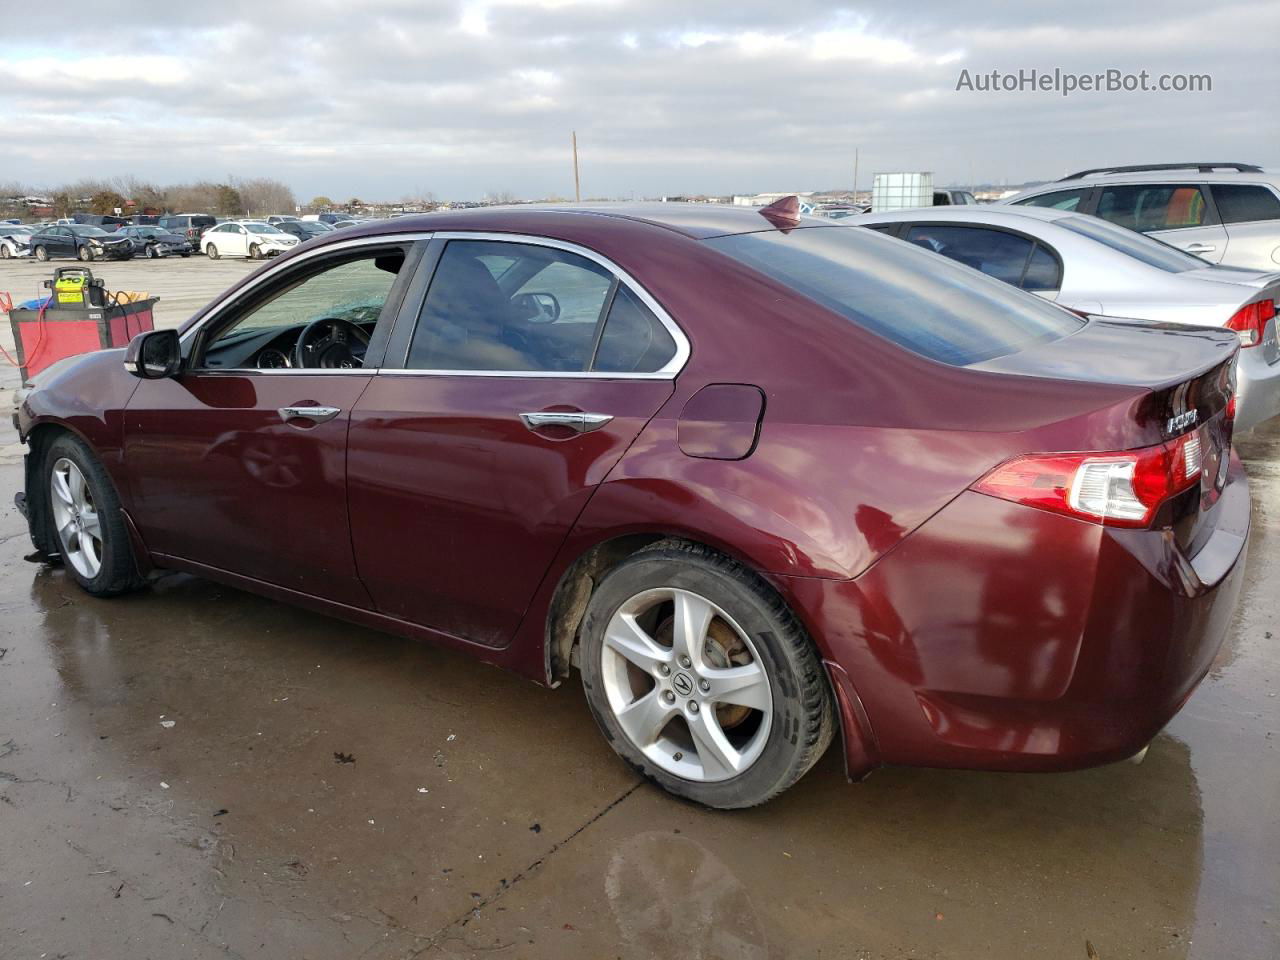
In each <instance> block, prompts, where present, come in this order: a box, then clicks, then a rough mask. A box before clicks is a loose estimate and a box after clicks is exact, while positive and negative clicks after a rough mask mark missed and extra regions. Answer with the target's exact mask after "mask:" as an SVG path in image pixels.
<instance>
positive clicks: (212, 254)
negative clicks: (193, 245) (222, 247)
mask: <svg viewBox="0 0 1280 960" xmlns="http://www.w3.org/2000/svg"><path fill="white" fill-rule="evenodd" d="M204 255H205V256H206V257H208V258H209V259H210V260H217V259H218V248H217V247H215V246H214V245H213V244H212V243H211V244H209V245H208V246H207V247H205V248H204Z"/></svg>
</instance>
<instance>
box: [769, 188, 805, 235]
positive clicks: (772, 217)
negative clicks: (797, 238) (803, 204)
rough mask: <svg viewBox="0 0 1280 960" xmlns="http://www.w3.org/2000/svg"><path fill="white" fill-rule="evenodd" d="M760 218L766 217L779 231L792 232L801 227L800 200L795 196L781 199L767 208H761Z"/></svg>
mask: <svg viewBox="0 0 1280 960" xmlns="http://www.w3.org/2000/svg"><path fill="white" fill-rule="evenodd" d="M760 216H762V217H764V218H765V219H766V220H768V221H769V222H770V223H772V224H773V225H774V226H775V227H777V228H778V229H779V230H790V229H791V228H792V227H798V226H800V198H799V197H797V196H796V195H795V194H792V195H791V196H789V197H779V198H778V199H777V200H775V201H773V203H771V204H769V205H768V206H767V207H761V208H760Z"/></svg>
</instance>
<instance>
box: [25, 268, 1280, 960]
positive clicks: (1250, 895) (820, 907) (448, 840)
mask: <svg viewBox="0 0 1280 960" xmlns="http://www.w3.org/2000/svg"><path fill="white" fill-rule="evenodd" d="M246 269H249V268H248V267H246V266H245V265H244V264H243V263H240V262H226V261H223V262H220V263H209V262H207V261H205V260H204V259H203V258H195V259H193V260H190V261H173V262H166V261H161V262H158V263H152V262H137V263H129V264H118V265H117V264H108V265H103V266H102V267H101V268H100V272H101V273H102V275H103V276H104V277H106V278H107V280H108V281H109V283H110V285H111V286H113V287H126V288H129V289H149V290H150V291H151V292H153V293H159V294H160V295H161V296H162V297H164V299H163V300H162V301H161V309H162V312H161V314H160V317H161V320H162V322H165V323H176V322H178V321H179V320H181V319H182V318H183V317H185V316H186V315H187V314H189V313H190V312H191V310H192V309H194V308H195V307H196V306H197V305H198V304H199V303H201V302H203V301H204V300H205V299H207V298H208V297H210V296H212V295H213V294H214V293H216V291H217V290H218V289H220V288H221V287H223V286H225V285H226V284H228V283H230V282H231V281H232V280H234V279H235V278H236V277H238V276H240V275H242V274H243V272H244V271H245V270H246ZM47 272H48V268H47V267H44V266H41V267H38V268H37V266H36V265H35V264H26V263H16V264H13V263H0V290H5V289H8V290H10V291H12V292H13V293H14V294H15V299H17V298H19V297H25V296H28V295H34V294H35V292H36V291H35V288H36V286H37V283H38V280H39V279H40V278H41V277H42V276H44V275H46V274H47ZM24 285H25V286H24ZM27 289H30V290H31V293H30V294H28V293H27V292H26V291H27ZM15 382H16V377H15V376H14V375H13V374H12V373H11V372H6V373H4V374H0V387H11V386H12V385H13V384H14V383H15ZM5 395H6V396H7V391H5ZM6 403H7V401H6ZM1240 449H1241V451H1242V453H1243V454H1244V455H1245V457H1246V458H1247V461H1248V466H1249V471H1250V475H1251V477H1252V481H1253V496H1254V501H1255V514H1254V519H1255V527H1254V537H1253V543H1252V548H1251V553H1250V557H1249V573H1248V582H1247V585H1246V587H1245V591H1244V594H1243V598H1242V603H1241V608H1240V613H1239V616H1238V617H1237V620H1236V623H1235V625H1234V627H1233V629H1232V631H1231V634H1230V636H1229V638H1228V640H1227V642H1226V645H1225V646H1224V648H1223V651H1222V654H1221V656H1220V657H1219V660H1218V662H1217V663H1216V664H1215V666H1214V669H1213V671H1212V673H1211V675H1210V676H1209V678H1208V679H1207V680H1206V682H1205V684H1204V685H1203V686H1202V687H1201V689H1200V690H1199V692H1198V693H1197V694H1196V695H1195V696H1194V697H1193V698H1192V700H1191V701H1190V703H1189V704H1188V706H1187V708H1186V709H1185V710H1184V711H1183V713H1182V714H1181V715H1180V716H1178V717H1177V718H1176V719H1175V720H1174V721H1173V723H1172V724H1171V725H1170V726H1169V728H1168V730H1167V731H1165V732H1164V733H1163V734H1161V735H1160V736H1159V737H1158V738H1157V740H1156V741H1155V742H1154V744H1153V745H1152V748H1151V751H1150V753H1149V755H1148V757H1147V759H1146V762H1145V763H1144V764H1142V765H1141V766H1133V765H1129V764H1122V765H1118V766H1112V767H1106V768H1101V769H1097V770H1092V771H1086V772H1082V773H1073V774H1062V775H1025V776H1024V775H990V774H972V773H954V772H942V771H927V770H882V771H879V772H877V773H876V774H874V775H873V776H872V777H871V778H870V779H869V780H868V781H867V782H865V783H863V784H859V785H856V786H850V785H848V784H846V783H845V782H844V780H843V776H842V770H841V768H840V763H839V758H838V757H837V755H836V751H832V752H831V753H829V754H828V755H827V757H826V758H825V759H824V761H823V762H822V763H821V764H820V765H819V767H818V768H817V769H815V770H814V771H813V772H812V773H811V774H810V775H809V776H808V777H806V778H805V779H804V780H803V781H802V782H801V783H800V784H799V785H798V786H797V787H795V788H794V789H792V790H791V791H790V792H789V793H787V794H785V795H784V796H783V797H782V798H781V799H779V800H778V801H776V802H774V803H772V804H770V805H768V806H766V807H764V808H761V809H757V810H752V811H746V812H741V813H734V814H723V813H711V812H707V811H704V810H701V809H698V808H695V807H692V806H689V805H687V804H684V803H680V802H677V801H675V800H672V799H670V798H668V797H667V796H665V795H663V794H661V793H660V792H658V791H657V790H655V789H654V788H652V787H650V786H647V785H643V784H640V783H638V782H637V780H636V778H635V777H633V776H632V775H631V773H630V772H629V771H628V770H627V769H626V768H625V767H624V766H623V765H622V764H621V763H620V762H619V761H618V760H617V759H615V757H614V756H613V754H612V753H611V752H610V750H609V748H608V747H607V746H606V744H605V742H604V741H603V739H602V738H601V737H600V736H599V734H598V733H597V731H596V730H595V727H594V725H593V723H592V721H591V719H590V716H589V714H588V712H587V708H586V705H585V703H584V702H583V699H582V696H581V693H580V691H579V689H578V688H577V686H576V684H570V685H566V686H565V687H564V688H562V689H560V690H558V691H551V690H543V689H540V688H538V687H535V686H532V685H530V684H528V683H526V682H524V681H521V680H518V679H516V678H515V677H513V676H509V675H505V674H502V673H499V672H497V671H494V670H492V669H487V668H485V667H483V666H480V665H478V664H476V663H474V662H471V661H469V660H467V659H464V658H463V657H461V656H458V655H455V654H451V653H446V652H443V651H440V650H436V649H432V648H430V647H426V646H423V645H419V644H415V643H411V642H407V641H403V640H398V639H395V638H391V637H387V636H384V635H381V634H376V633H372V632H369V631H365V630H360V629H357V628H353V627H350V626H346V625H344V624H340V623H337V622H335V621H330V620H327V619H324V618H322V617H319V616H316V615H313V614H310V613H305V612H302V611H299V610H295V609H292V608H290V607H286V606H282V605H279V604H276V603H272V602H269V601H266V600H261V599H258V598H256V597H253V596H250V595H248V594H244V593H240V592H238V591H235V590H231V589H227V588H224V587H221V586H217V585H215V584H212V583H209V582H206V581H202V580H197V579H193V578H189V577H185V576H174V577H170V578H167V579H165V580H163V581H161V582H159V583H158V584H156V585H155V586H154V587H153V588H152V589H150V590H148V591H145V592H143V593H141V594H137V595H134V596H130V597H126V598H122V599H117V600H111V601H99V600H94V599H92V598H90V597H87V596H85V595H84V594H82V593H80V592H79V591H78V590H77V589H76V588H75V587H74V586H73V585H72V584H71V583H70V582H69V581H68V580H67V578H66V577H65V576H64V575H63V573H62V572H61V571H60V570H55V569H48V568H44V567H41V566H38V565H35V564H32V563H28V562H26V561H24V560H23V555H24V554H26V553H27V552H28V551H29V549H30V546H29V543H28V541H27V539H26V534H25V531H24V526H23V521H22V519H21V517H19V516H18V514H17V512H16V511H15V510H14V509H13V508H12V507H11V506H9V503H10V502H11V497H12V493H13V492H14V491H15V490H17V489H18V488H19V484H20V482H21V476H20V466H19V465H20V454H21V448H20V447H19V446H18V445H17V443H16V437H15V435H14V433H13V431H12V430H11V428H10V427H9V424H8V420H7V413H6V415H5V418H4V420H3V421H0V493H2V494H3V500H2V501H0V958H4V960H9V958H28V957H29V958H39V957H87V958H143V957H156V958H166V960H172V958H186V957H193V958H207V957H222V956H231V957H272V958H274V957H288V958H316V960H320V958H335V960H336V958H343V960H350V958H356V957H362V958H376V960H383V958H409V957H418V956H421V957H521V958H544V957H545V958H553V957H554V958H560V957H572V958H593V960H594V958H605V957H622V958H626V960H640V958H649V957H661V958H699V960H711V958H744V960H755V958H766V957H767V958H782V957H802V958H809V957H832V958H877V960H878V958H893V960H905V958H915V960H926V958H946V960H958V958H960V960H967V958H974V960H977V958H981V960H1005V958H1009V960H1012V958H1019V960H1022V958H1029V957H1035V958H1037V960H1055V958H1085V957H1087V956H1088V955H1089V954H1088V953H1087V950H1088V949H1089V948H1088V947H1087V946H1086V944H1091V945H1092V949H1093V950H1094V952H1095V953H1096V955H1097V956H1098V957H1100V958H1101V960H1117V958H1133V957H1161V958H1163V957H1170V958H1205V960H1210V958H1212V960H1221V958H1232V960H1255V958H1256V960H1264V958H1274V957H1276V956H1277V955H1280V908H1278V906H1277V905H1278V904H1280V754H1278V752H1277V744H1278V743H1280V698H1278V697H1277V693H1280V655H1278V654H1277V644H1278V643H1280V639H1277V638H1273V633H1280V616H1278V615H1280V600H1278V599H1277V593H1276V590H1275V588H1274V583H1275V582H1276V580H1277V577H1280V506H1277V504H1280V427H1275V426H1273V427H1270V428H1268V429H1267V430H1265V431H1261V432H1258V433H1256V434H1255V435H1254V436H1253V437H1251V438H1248V439H1246V440H1244V441H1242V442H1241V443H1240ZM260 533H261V535H263V536H270V535H271V532H270V531H260ZM162 721H163V722H164V723H168V722H170V721H172V722H173V724H172V726H168V727H166V726H165V725H164V723H162ZM339 755H341V757H340V756H339ZM347 757H350V758H351V762H339V760H340V759H343V760H345V759H346V758H347Z"/></svg>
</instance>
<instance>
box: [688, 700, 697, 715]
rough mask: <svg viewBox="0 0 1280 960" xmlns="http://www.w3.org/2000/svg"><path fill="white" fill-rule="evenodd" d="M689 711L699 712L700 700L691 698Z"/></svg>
mask: <svg viewBox="0 0 1280 960" xmlns="http://www.w3.org/2000/svg"><path fill="white" fill-rule="evenodd" d="M689 712H690V713H697V712H698V701H697V700H690V701H689Z"/></svg>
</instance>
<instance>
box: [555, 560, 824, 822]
mask: <svg viewBox="0 0 1280 960" xmlns="http://www.w3.org/2000/svg"><path fill="white" fill-rule="evenodd" d="M580 638H581V644H582V648H581V663H582V684H583V687H584V689H585V690H586V694H587V702H588V703H589V704H590V706H591V711H592V713H593V714H594V715H595V718H596V722H597V723H598V724H599V726H600V729H601V730H602V731H603V733H604V735H605V737H606V738H607V739H608V740H609V742H610V744H611V745H612V746H613V748H614V750H615V751H616V752H617V753H618V754H619V755H620V756H621V757H622V758H623V759H624V760H626V761H627V762H628V763H629V764H631V766H632V767H634V768H635V769H636V770H637V771H638V772H639V773H640V774H641V775H643V776H644V777H646V778H648V779H649V780H652V781H653V782H654V783H656V784H658V785H659V786H660V787H662V788H663V789H665V790H667V791H669V792H671V793H674V794H676V795H677V796H681V797H685V798H687V799H689V800H693V801H696V802H698V803H702V804H705V805H707V806H709V807H718V808H721V809H735V808H741V807H752V806H756V805H757V804H761V803H764V802H765V801H767V800H770V799H772V798H773V797H775V796H777V795H778V794H779V793H781V792H782V791H784V790H786V789H787V788H788V787H790V786H791V785H792V784H794V783H795V782H796V781H797V780H799V779H800V777H802V776H803V775H804V774H805V772H807V771H808V770H809V768H810V767H812V766H813V764H814V763H816V762H817V760H818V758H819V757H821V756H822V754H823V752H824V751H825V750H826V749H827V746H828V745H829V744H830V742H831V738H832V734H833V731H834V710H833V704H832V697H831V692H830V689H829V687H828V685H827V679H826V676H825V673H824V672H823V668H822V663H821V661H820V660H819V658H818V655H817V652H816V651H815V650H814V647H813V645H812V643H811V642H810V640H809V638H808V636H807V635H806V634H805V632H804V630H803V628H802V627H801V626H800V624H799V622H798V621H797V620H796V619H795V617H794V616H793V615H792V614H791V612H790V611H789V610H788V609H787V607H786V605H785V604H784V603H783V602H782V600H781V599H780V598H779V597H778V596H777V594H776V593H774V592H773V590H772V589H770V587H769V586H768V585H767V584H766V583H764V581H762V580H761V579H760V578H759V577H758V576H756V575H755V574H754V573H752V572H751V571H749V570H747V569H746V568H745V567H742V566H741V565H739V564H737V563H735V562H733V561H732V560H729V559H727V558H725V557H722V556H720V555H719V554H716V553H714V552H713V551H711V550H709V549H707V548H705V547H701V546H697V545H694V544H688V543H684V542H680V541H673V540H666V541H662V542H659V543H657V544H654V545H652V546H650V547H646V548H645V549H643V550H641V551H639V552H637V553H636V554H635V555H633V556H632V557H631V558H629V559H628V560H626V561H624V562H623V563H621V564H619V565H618V566H617V567H615V568H614V569H613V570H612V571H611V572H610V573H609V574H608V576H606V577H605V578H604V580H603V581H602V582H601V584H600V586H599V587H598V588H597V589H596V591H595V592H594V593H593V594H592V596H591V599H590V601H589V602H588V604H587V611H586V615H585V617H584V618H583V623H582V629H581V633H580Z"/></svg>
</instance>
